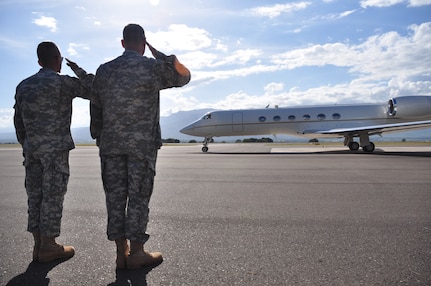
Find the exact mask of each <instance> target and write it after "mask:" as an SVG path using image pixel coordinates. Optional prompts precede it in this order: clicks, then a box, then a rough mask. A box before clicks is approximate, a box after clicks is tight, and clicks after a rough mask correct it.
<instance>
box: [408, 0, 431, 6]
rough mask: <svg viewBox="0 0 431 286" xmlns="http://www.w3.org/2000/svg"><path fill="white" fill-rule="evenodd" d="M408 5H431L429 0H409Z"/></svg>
mask: <svg viewBox="0 0 431 286" xmlns="http://www.w3.org/2000/svg"><path fill="white" fill-rule="evenodd" d="M409 3H410V5H409V6H412V7H419V6H426V5H431V0H410V1H409Z"/></svg>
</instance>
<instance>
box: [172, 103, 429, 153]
mask: <svg viewBox="0 0 431 286" xmlns="http://www.w3.org/2000/svg"><path fill="white" fill-rule="evenodd" d="M429 127H431V96H416V95H415V96H402V97H396V98H391V99H389V101H388V102H384V103H380V104H354V105H346V104H343V105H341V104H340V105H320V106H298V107H288V108H277V107H276V108H264V109H243V110H220V111H211V112H208V113H206V114H205V115H203V116H202V117H201V118H200V119H198V120H196V121H195V122H193V123H191V124H189V125H187V126H186V127H184V128H183V129H181V130H180V132H181V133H184V134H187V135H191V136H199V137H200V136H203V137H204V141H203V147H202V151H203V152H207V151H208V143H209V142H210V141H211V140H212V138H213V137H219V136H244V135H276V134H288V135H295V136H301V137H308V138H322V137H326V138H329V137H333V138H343V137H344V146H348V147H349V149H350V150H352V151H356V150H358V149H359V147H362V149H363V151H365V152H373V151H374V148H375V146H374V143H373V142H371V141H370V136H371V135H381V134H382V133H384V132H399V131H408V130H412V129H422V128H429ZM355 137H359V143H358V142H355V141H354V138H355Z"/></svg>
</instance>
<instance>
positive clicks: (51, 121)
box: [14, 68, 94, 154]
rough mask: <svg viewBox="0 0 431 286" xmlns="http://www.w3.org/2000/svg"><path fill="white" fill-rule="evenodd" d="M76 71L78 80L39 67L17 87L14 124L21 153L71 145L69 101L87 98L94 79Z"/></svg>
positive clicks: (49, 151)
mask: <svg viewBox="0 0 431 286" xmlns="http://www.w3.org/2000/svg"><path fill="white" fill-rule="evenodd" d="M76 74H77V76H78V77H79V78H80V79H81V80H80V79H78V78H76V77H71V76H68V75H60V74H58V73H56V72H55V71H54V70H52V69H49V68H42V69H40V70H39V72H38V73H36V74H35V75H33V76H31V77H29V78H27V79H25V80H23V81H22V82H21V83H20V84H19V85H18V86H17V88H16V94H15V105H14V108H15V115H14V124H15V131H16V136H17V139H18V142H19V143H20V144H21V145H22V147H23V151H24V153H27V152H31V153H35V154H36V153H39V154H42V153H51V152H55V151H65V150H71V149H73V148H74V147H75V145H74V142H73V139H72V136H71V133H70V123H71V116H72V100H73V98H75V97H82V98H86V99H89V98H90V96H91V84H92V81H93V78H94V75H92V74H87V73H86V72H85V71H84V70H83V69H81V68H79V69H78V70H77V71H76Z"/></svg>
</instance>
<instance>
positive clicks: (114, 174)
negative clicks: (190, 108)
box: [91, 24, 190, 269]
mask: <svg viewBox="0 0 431 286" xmlns="http://www.w3.org/2000/svg"><path fill="white" fill-rule="evenodd" d="M121 42H122V45H123V47H124V48H125V51H124V53H123V54H122V55H121V56H119V57H117V58H116V59H114V60H112V61H110V62H108V63H105V64H102V65H101V66H100V67H99V68H98V70H97V72H96V75H95V78H94V82H93V95H92V99H91V134H92V136H93V138H95V139H97V144H98V146H99V151H100V157H101V168H102V180H103V186H104V190H105V195H106V206H107V212H108V225H107V236H108V239H109V240H111V241H115V242H116V246H117V261H116V263H117V269H121V268H125V267H127V268H128V269H133V268H139V267H142V266H146V265H151V264H157V263H160V262H161V261H162V255H161V253H159V252H152V253H150V252H147V251H144V247H143V246H144V243H145V242H146V241H147V240H148V237H149V236H148V234H146V228H147V223H148V213H149V207H148V205H149V202H150V197H151V194H152V191H153V182H154V176H155V170H156V158H157V152H158V149H159V148H160V147H161V145H162V143H161V133H160V125H159V114H160V106H159V103H160V102H159V100H160V99H159V91H160V90H162V89H165V88H171V87H181V86H184V85H185V84H187V83H188V82H189V81H190V71H189V70H188V69H187V68H186V67H184V66H183V65H182V64H181V63H180V62H179V61H178V60H177V58H176V56H175V55H171V56H166V55H164V54H163V53H161V52H159V51H157V50H156V49H154V48H153V47H152V46H151V45H149V44H148V43H147V42H146V39H145V33H144V30H143V29H142V27H141V26H139V25H136V24H129V25H127V26H126V27H125V28H124V30H123V40H122V41H121ZM146 45H148V47H149V48H150V50H151V52H152V54H153V56H154V57H155V59H152V58H147V57H145V56H143V54H144V52H145V47H146ZM128 241H130V247H129V245H128ZM129 251H130V255H129Z"/></svg>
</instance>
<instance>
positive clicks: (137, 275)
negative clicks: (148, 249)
mask: <svg viewBox="0 0 431 286" xmlns="http://www.w3.org/2000/svg"><path fill="white" fill-rule="evenodd" d="M160 264H162V262H160V263H159V264H156V265H153V266H148V267H144V268H140V269H136V270H123V269H121V270H119V269H117V270H115V282H112V283H109V284H108V286H130V285H139V286H141V285H142V286H147V274H148V273H150V271H151V270H153V269H154V268H156V267H157V266H159V265H160Z"/></svg>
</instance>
